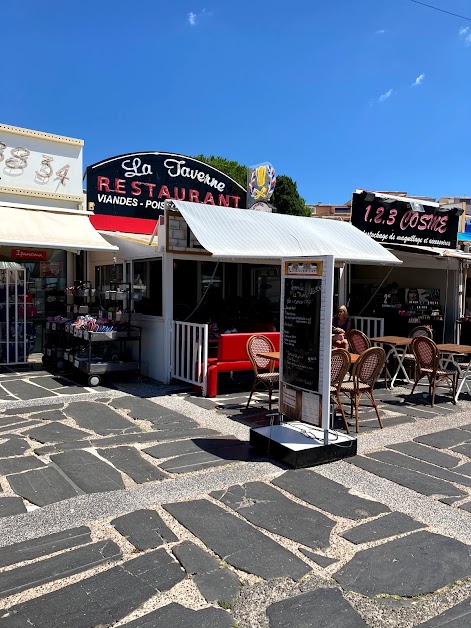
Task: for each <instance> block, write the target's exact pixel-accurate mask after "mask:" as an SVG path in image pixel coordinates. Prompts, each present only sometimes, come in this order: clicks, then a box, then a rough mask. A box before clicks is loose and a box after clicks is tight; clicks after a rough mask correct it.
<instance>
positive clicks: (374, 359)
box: [340, 347, 386, 433]
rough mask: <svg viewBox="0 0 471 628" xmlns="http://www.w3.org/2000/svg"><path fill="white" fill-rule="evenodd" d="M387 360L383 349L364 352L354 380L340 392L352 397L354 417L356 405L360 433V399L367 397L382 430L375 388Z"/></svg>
mask: <svg viewBox="0 0 471 628" xmlns="http://www.w3.org/2000/svg"><path fill="white" fill-rule="evenodd" d="M385 360H386V353H385V351H384V349H383V348H381V347H371V348H370V349H367V350H366V351H364V352H363V353H362V354H361V355H360V357H359V358H358V361H357V363H356V364H355V370H354V371H353V379H352V381H351V382H345V383H344V384H342V386H341V387H340V392H343V393H345V394H346V395H348V396H349V397H350V409H351V410H350V411H351V414H352V416H353V405H355V428H356V432H357V433H358V406H359V404H360V397H361V396H362V395H366V396H367V397H368V398H369V399H370V400H371V403H372V405H373V408H374V409H375V412H376V416H377V417H378V421H379V426H380V427H381V428H382V427H383V424H382V422H381V417H380V416H379V412H378V405H377V403H376V400H375V397H374V392H373V390H374V386H375V383H376V380H377V379H378V376H379V374H380V372H381V369H382V368H383V366H384V362H385Z"/></svg>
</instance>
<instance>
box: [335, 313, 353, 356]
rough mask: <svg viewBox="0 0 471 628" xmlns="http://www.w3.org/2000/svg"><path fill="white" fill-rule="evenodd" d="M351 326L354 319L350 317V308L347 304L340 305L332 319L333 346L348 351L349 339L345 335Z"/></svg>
mask: <svg viewBox="0 0 471 628" xmlns="http://www.w3.org/2000/svg"><path fill="white" fill-rule="evenodd" d="M351 328H352V321H351V320H350V318H349V317H348V310H347V308H346V307H345V305H340V306H339V307H338V309H337V314H336V315H335V316H334V318H333V319H332V346H333V347H340V348H341V349H345V350H346V351H348V340H347V339H346V338H345V335H346V334H347V333H348V332H349V331H350V329H351Z"/></svg>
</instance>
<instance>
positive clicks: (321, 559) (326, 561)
mask: <svg viewBox="0 0 471 628" xmlns="http://www.w3.org/2000/svg"><path fill="white" fill-rule="evenodd" d="M298 549H299V551H300V552H301V554H304V556H307V557H308V558H310V559H311V560H313V561H314V562H315V563H317V564H318V565H319V566H320V567H328V566H329V565H332V564H333V563H336V562H338V561H337V559H336V558H329V557H328V556H322V554H316V552H311V550H308V549H305V548H304V547H299V548H298Z"/></svg>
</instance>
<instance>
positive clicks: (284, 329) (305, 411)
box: [280, 256, 334, 429]
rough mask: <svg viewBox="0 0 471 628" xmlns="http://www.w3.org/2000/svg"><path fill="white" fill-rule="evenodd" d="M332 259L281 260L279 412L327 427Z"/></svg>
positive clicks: (298, 419)
mask: <svg viewBox="0 0 471 628" xmlns="http://www.w3.org/2000/svg"><path fill="white" fill-rule="evenodd" d="M333 276H334V258H333V257H332V256H323V257H319V258H315V259H311V258H299V259H290V258H286V259H283V276H282V279H283V281H282V288H281V346H280V412H281V414H283V415H285V416H287V417H289V418H290V419H294V420H297V421H304V422H306V423H312V424H314V425H319V426H322V427H323V428H324V429H327V428H328V425H329V387H330V351H331V342H332V299H333Z"/></svg>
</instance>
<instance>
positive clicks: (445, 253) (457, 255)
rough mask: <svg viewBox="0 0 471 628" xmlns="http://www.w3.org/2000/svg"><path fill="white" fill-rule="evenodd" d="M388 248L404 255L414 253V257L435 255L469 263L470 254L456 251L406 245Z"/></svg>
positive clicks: (390, 245)
mask: <svg viewBox="0 0 471 628" xmlns="http://www.w3.org/2000/svg"><path fill="white" fill-rule="evenodd" d="M387 246H388V248H391V250H396V251H404V252H405V253H415V254H416V255H435V257H452V258H454V259H460V260H463V261H465V262H469V261H471V253H466V252H465V251H460V250H458V249H440V248H438V247H435V246H412V245H407V244H388V245H387Z"/></svg>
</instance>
